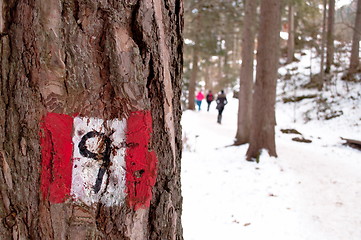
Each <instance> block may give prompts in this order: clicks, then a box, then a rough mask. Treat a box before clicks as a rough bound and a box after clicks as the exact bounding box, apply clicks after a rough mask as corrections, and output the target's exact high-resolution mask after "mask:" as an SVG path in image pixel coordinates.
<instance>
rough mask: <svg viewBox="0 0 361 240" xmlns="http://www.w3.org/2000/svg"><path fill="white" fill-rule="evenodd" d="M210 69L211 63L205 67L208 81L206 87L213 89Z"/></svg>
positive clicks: (205, 77)
mask: <svg viewBox="0 0 361 240" xmlns="http://www.w3.org/2000/svg"><path fill="white" fill-rule="evenodd" d="M209 69H210V66H209V64H206V65H205V67H204V80H205V82H206V84H205V89H206V90H211V91H213V84H212V80H213V79H212V78H211V77H210V73H209V71H210V70H209Z"/></svg>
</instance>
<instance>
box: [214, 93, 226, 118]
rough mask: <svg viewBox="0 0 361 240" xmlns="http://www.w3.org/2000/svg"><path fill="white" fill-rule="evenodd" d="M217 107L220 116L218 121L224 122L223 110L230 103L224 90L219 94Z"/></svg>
mask: <svg viewBox="0 0 361 240" xmlns="http://www.w3.org/2000/svg"><path fill="white" fill-rule="evenodd" d="M216 102H217V107H216V108H217V109H218V118H217V123H219V124H221V122H222V112H223V109H224V106H225V105H226V104H227V103H228V101H227V97H226V95H225V94H224V91H223V90H222V91H221V93H220V94H218V96H217V100H216Z"/></svg>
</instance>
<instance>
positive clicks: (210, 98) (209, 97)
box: [207, 93, 213, 102]
mask: <svg viewBox="0 0 361 240" xmlns="http://www.w3.org/2000/svg"><path fill="white" fill-rule="evenodd" d="M212 101H213V94H212V93H209V94H208V95H207V102H212Z"/></svg>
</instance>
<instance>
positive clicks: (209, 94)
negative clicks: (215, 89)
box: [206, 90, 213, 112]
mask: <svg viewBox="0 0 361 240" xmlns="http://www.w3.org/2000/svg"><path fill="white" fill-rule="evenodd" d="M206 101H207V103H208V107H207V112H209V107H210V106H211V103H212V101H213V94H212V91H211V90H209V91H208V94H207V96H206Z"/></svg>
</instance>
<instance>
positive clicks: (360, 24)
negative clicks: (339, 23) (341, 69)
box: [349, 0, 361, 74]
mask: <svg viewBox="0 0 361 240" xmlns="http://www.w3.org/2000/svg"><path fill="white" fill-rule="evenodd" d="M360 39H361V0H357V11H356V19H355V27H354V30H353V38H352V49H351V58H350V68H349V73H351V74H352V73H355V72H357V71H358V70H359V63H360V60H359V48H360Z"/></svg>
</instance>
